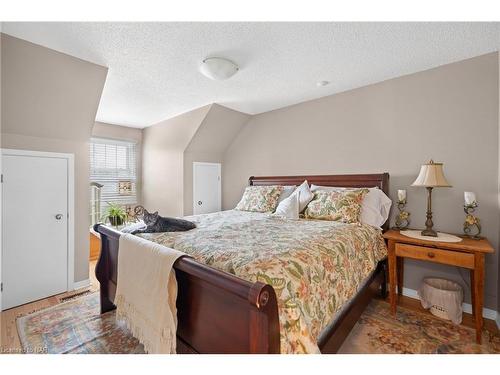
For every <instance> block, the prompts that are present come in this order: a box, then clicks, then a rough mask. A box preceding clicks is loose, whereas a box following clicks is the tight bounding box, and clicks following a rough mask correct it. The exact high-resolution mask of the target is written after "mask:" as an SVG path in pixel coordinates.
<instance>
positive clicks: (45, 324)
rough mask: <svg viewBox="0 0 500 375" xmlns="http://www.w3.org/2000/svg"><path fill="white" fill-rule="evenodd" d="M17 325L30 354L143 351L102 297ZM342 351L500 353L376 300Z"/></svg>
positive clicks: (486, 341)
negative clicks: (392, 310) (101, 305)
mask: <svg viewBox="0 0 500 375" xmlns="http://www.w3.org/2000/svg"><path fill="white" fill-rule="evenodd" d="M17 327H18V332H19V337H20V339H21V344H22V346H23V350H24V351H25V352H27V353H91V354H92V353H95V354H106V353H123V354H128V353H144V348H143V346H142V345H141V344H140V343H139V342H138V341H137V339H135V338H134V337H132V336H131V335H130V333H129V332H128V330H127V329H126V327H125V326H124V325H123V324H121V323H120V322H117V321H116V320H115V313H114V311H111V312H109V313H106V314H103V315H100V314H99V294H98V293H91V294H89V295H86V296H83V297H80V298H76V299H74V300H70V301H68V302H64V303H61V304H59V305H56V306H53V307H50V308H48V309H45V310H40V311H38V312H35V313H32V314H29V315H26V316H23V317H20V318H18V319H17ZM340 353H358V354H368V353H391V354H397V353H422V354H424V353H443V354H444V353H500V336H499V335H498V334H491V333H490V332H488V331H484V332H483V344H482V345H477V344H476V343H475V331H474V330H473V329H472V328H468V327H464V326H456V325H454V324H452V323H450V322H447V321H444V320H441V319H438V318H435V317H433V316H429V315H428V314H423V313H421V312H416V311H413V310H409V309H406V308H403V307H400V306H398V313H397V316H396V319H394V318H393V317H392V315H391V314H390V311H389V304H388V303H387V302H384V301H380V300H373V301H372V303H371V304H370V305H369V306H368V307H367V308H366V310H365V312H364V313H363V315H362V316H361V318H360V320H359V321H358V323H357V324H356V325H355V326H354V328H353V330H352V331H351V333H350V335H349V337H348V338H347V339H346V341H345V342H344V344H343V345H342V347H341V349H340Z"/></svg>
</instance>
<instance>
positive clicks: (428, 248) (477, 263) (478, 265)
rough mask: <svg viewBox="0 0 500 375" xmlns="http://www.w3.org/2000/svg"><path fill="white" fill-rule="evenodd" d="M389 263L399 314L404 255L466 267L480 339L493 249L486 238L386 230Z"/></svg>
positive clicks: (393, 307)
mask: <svg viewBox="0 0 500 375" xmlns="http://www.w3.org/2000/svg"><path fill="white" fill-rule="evenodd" d="M384 238H385V239H386V240H387V248H388V263H389V300H390V303H391V312H392V314H393V315H395V314H396V303H397V295H396V286H397V289H398V291H397V293H398V294H399V295H401V294H402V293H403V273H404V258H411V259H417V260H423V261H427V262H432V263H440V264H447V265H450V266H457V267H462V268H467V269H468V270H469V272H470V280H471V289H472V293H471V295H472V316H473V318H474V320H475V326H476V341H477V343H478V344H480V343H481V330H482V327H483V288H484V255H485V254H488V253H493V251H494V250H493V247H492V246H491V244H490V243H489V242H488V240H487V239H485V238H484V239H480V240H474V239H470V238H464V239H463V240H462V241H461V242H454V243H450V242H437V241H427V240H421V239H416V238H411V237H407V236H405V235H403V234H401V233H400V232H399V231H398V230H392V229H391V230H389V231H387V232H385V233H384Z"/></svg>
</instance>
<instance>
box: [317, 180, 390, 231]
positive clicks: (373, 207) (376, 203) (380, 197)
mask: <svg viewBox="0 0 500 375" xmlns="http://www.w3.org/2000/svg"><path fill="white" fill-rule="evenodd" d="M319 190H324V191H345V190H359V188H344V187H333V186H317V185H312V186H311V191H312V192H316V191H319ZM368 190H369V191H368V194H366V196H365V198H364V199H363V203H362V204H361V214H360V217H359V221H360V222H361V223H363V224H368V225H371V226H374V227H376V228H381V227H382V225H384V223H385V222H386V221H387V219H388V218H389V212H390V209H391V205H392V201H391V199H390V198H389V197H388V196H387V195H385V193H384V192H383V191H382V190H380V189H379V188H378V187H373V188H369V189H368Z"/></svg>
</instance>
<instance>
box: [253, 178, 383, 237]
mask: <svg viewBox="0 0 500 375" xmlns="http://www.w3.org/2000/svg"><path fill="white" fill-rule="evenodd" d="M304 180H307V182H309V184H310V185H311V184H314V185H320V186H339V187H356V188H358V187H359V188H361V187H375V186H377V187H378V188H380V189H381V190H382V191H383V192H384V193H385V194H386V195H389V173H387V172H386V173H375V174H338V175H321V176H266V177H255V176H252V177H250V178H249V179H248V183H249V185H251V186H262V185H300V184H301V183H302V182H304ZM382 228H383V229H384V230H387V229H388V228H389V219H388V220H387V221H386V222H385V223H384V225H383V226H382Z"/></svg>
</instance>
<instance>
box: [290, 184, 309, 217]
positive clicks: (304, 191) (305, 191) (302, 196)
mask: <svg viewBox="0 0 500 375" xmlns="http://www.w3.org/2000/svg"><path fill="white" fill-rule="evenodd" d="M294 194H296V195H298V197H299V212H302V211H304V210H305V209H306V207H307V205H308V204H309V202H310V201H312V199H313V198H314V194H313V193H312V192H311V189H310V188H309V183H308V182H307V180H305V181H304V182H303V183H302V184H300V185H299V187H297V189H295V191H294V192H293V193H292V195H294Z"/></svg>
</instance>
